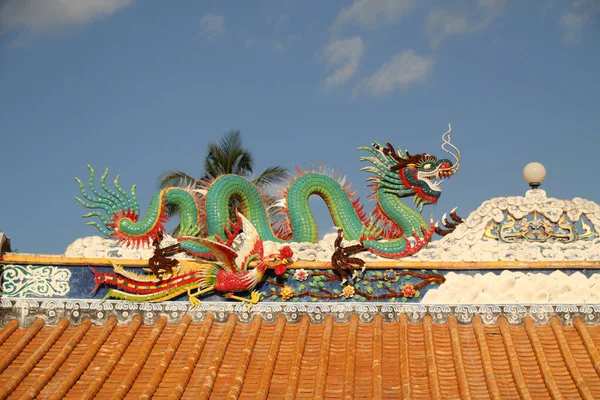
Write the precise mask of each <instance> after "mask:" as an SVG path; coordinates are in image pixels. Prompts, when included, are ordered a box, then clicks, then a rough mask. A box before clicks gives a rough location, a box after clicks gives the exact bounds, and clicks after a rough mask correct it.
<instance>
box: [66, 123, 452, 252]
mask: <svg viewBox="0 0 600 400" xmlns="http://www.w3.org/2000/svg"><path fill="white" fill-rule="evenodd" d="M449 127H450V126H449ZM450 131H451V129H449V130H448V132H446V133H444V134H443V135H442V142H443V143H442V149H443V150H444V151H446V152H447V153H449V154H450V155H451V156H452V157H453V158H454V160H453V161H451V160H449V159H437V158H436V157H434V156H432V155H430V154H427V153H421V154H415V155H412V154H410V153H409V152H408V151H406V152H404V151H402V150H401V149H400V148H398V149H397V150H396V149H394V147H393V146H392V145H391V144H390V143H385V144H384V145H382V144H379V143H373V144H372V146H371V147H359V150H364V151H367V152H369V153H370V155H369V156H365V157H361V158H360V160H361V161H365V162H368V163H369V164H370V165H368V166H366V167H364V168H362V170H363V171H366V172H369V173H371V174H372V176H371V177H369V178H368V179H367V181H369V182H370V185H369V186H370V187H371V188H372V189H373V192H372V194H371V195H370V196H372V198H373V199H374V200H375V201H376V206H375V209H374V210H373V212H372V213H371V214H370V215H367V214H366V213H365V212H364V211H363V207H362V206H361V205H360V204H359V200H358V199H354V197H355V196H354V193H351V190H350V186H349V185H347V184H345V183H344V182H343V180H339V179H337V178H335V177H332V176H329V175H327V174H325V173H322V172H316V171H303V170H300V169H299V170H298V172H299V173H298V176H296V177H295V178H294V179H293V180H292V181H291V182H290V184H289V185H288V186H287V189H286V190H285V192H284V193H283V195H282V199H281V200H282V201H280V202H279V203H278V204H277V207H278V211H277V213H276V215H275V216H273V215H271V217H269V216H268V215H269V214H272V213H269V212H268V210H267V207H266V205H265V204H266V203H265V200H264V196H263V195H262V194H261V193H260V192H259V190H258V189H257V188H256V187H255V186H254V185H252V183H251V182H250V181H248V180H247V179H245V178H243V177H240V176H237V175H223V176H220V177H217V178H215V179H214V180H212V181H211V182H206V183H205V184H204V185H203V186H202V187H201V188H200V189H198V188H180V187H169V188H165V189H162V190H161V191H160V192H159V193H157V194H156V195H155V196H154V197H153V198H152V200H151V202H150V205H149V207H148V210H147V211H146V214H145V215H144V217H143V218H140V208H139V203H138V200H137V198H136V195H135V185H134V186H133V187H132V189H131V193H130V194H129V193H127V192H125V191H124V190H123V189H122V188H121V187H120V186H119V181H118V180H119V177H118V176H117V177H116V179H115V181H114V186H115V189H116V190H115V189H112V188H109V187H108V186H107V185H106V183H105V180H106V177H107V175H108V169H107V170H106V172H105V173H104V174H103V175H102V177H101V179H100V185H101V188H102V191H100V190H98V189H97V188H96V186H95V183H94V181H95V173H94V170H93V168H91V167H89V168H90V171H91V173H90V180H89V187H90V190H91V193H90V192H88V191H87V190H86V188H85V187H84V185H83V183H82V182H81V181H80V180H79V179H78V178H75V179H76V180H77V182H78V183H79V186H80V188H81V193H82V195H83V197H84V198H85V200H82V199H81V198H78V197H76V199H77V201H79V202H80V203H81V204H82V205H83V206H84V207H86V208H89V209H95V210H97V211H92V212H89V213H87V214H85V215H83V216H84V217H86V218H88V217H97V218H98V219H99V220H100V223H99V222H96V221H90V222H88V224H89V225H93V226H95V227H96V228H98V229H99V230H100V232H102V233H103V234H104V235H106V236H108V237H113V238H115V239H117V240H118V241H119V242H121V243H122V244H126V245H133V246H139V245H141V244H150V243H153V242H157V241H158V240H160V239H161V238H162V235H163V233H164V230H165V228H164V226H163V223H164V222H165V221H166V220H167V212H166V210H167V206H169V207H175V208H176V209H177V210H178V212H179V218H180V231H179V234H178V237H177V239H178V242H179V246H180V249H181V250H183V251H186V252H187V253H190V254H192V255H194V256H197V257H201V258H209V257H212V256H213V254H212V253H211V251H210V250H209V249H207V248H206V247H203V246H202V245H200V244H199V242H198V241H197V240H193V238H197V237H208V238H209V239H213V240H217V241H222V240H221V238H226V237H227V229H226V227H227V226H228V222H229V221H228V218H229V203H230V200H231V199H232V198H235V199H237V200H238V201H239V203H240V204H241V210H240V212H241V213H242V214H243V215H244V216H245V217H246V218H247V219H248V220H249V221H250V222H251V223H252V224H253V225H254V226H255V228H256V230H257V231H258V233H259V235H260V237H261V239H262V240H263V241H274V242H313V243H314V242H317V241H318V239H319V237H318V230H317V224H316V222H315V219H314V217H313V215H312V213H311V210H310V208H309V204H308V199H309V197H311V196H312V195H317V196H319V197H321V198H322V199H323V200H324V201H325V203H326V204H327V207H328V209H329V212H330V214H331V218H332V219H333V223H334V224H335V225H336V226H337V227H339V228H341V229H343V234H344V238H345V239H347V240H360V242H361V244H362V246H363V248H364V249H365V250H367V251H370V252H372V253H375V254H377V255H380V256H383V257H388V258H401V257H405V256H407V255H410V254H414V253H416V252H417V251H418V250H419V249H421V248H422V247H423V246H425V245H426V244H427V243H428V242H429V240H430V239H431V237H432V236H433V233H434V224H433V220H431V219H430V220H429V221H426V220H425V219H424V218H423V217H422V216H421V212H422V210H423V207H424V206H425V205H427V204H435V203H436V202H437V200H438V198H439V196H440V194H441V189H440V184H441V183H442V182H443V180H444V179H445V178H449V177H450V176H452V175H454V174H455V173H456V171H457V170H458V168H459V164H460V152H459V151H458V149H457V148H456V147H455V146H454V145H453V144H451V143H450ZM449 148H450V149H449ZM453 151H454V152H453ZM409 196H413V197H414V200H413V202H414V203H415V205H416V207H417V208H418V211H416V210H414V209H413V208H412V207H409V206H408V205H406V204H404V203H403V201H402V200H401V198H405V197H409Z"/></svg>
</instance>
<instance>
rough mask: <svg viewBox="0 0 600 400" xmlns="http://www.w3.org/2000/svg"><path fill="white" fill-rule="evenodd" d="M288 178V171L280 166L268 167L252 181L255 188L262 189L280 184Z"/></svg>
mask: <svg viewBox="0 0 600 400" xmlns="http://www.w3.org/2000/svg"><path fill="white" fill-rule="evenodd" d="M287 177H288V171H287V169H285V168H282V167H280V166H274V167H268V168H267V169H265V170H264V171H263V173H262V174H260V176H259V177H258V178H256V179H254V180H253V181H252V183H254V184H255V185H256V186H259V187H264V186H270V185H273V184H275V183H280V182H281V181H283V180H284V179H286V178H287Z"/></svg>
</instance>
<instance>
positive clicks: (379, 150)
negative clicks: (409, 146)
mask: <svg viewBox="0 0 600 400" xmlns="http://www.w3.org/2000/svg"><path fill="white" fill-rule="evenodd" d="M448 127H449V130H448V131H447V132H445V133H444V134H443V135H442V149H443V150H444V151H445V152H447V153H448V154H450V155H451V156H452V157H453V158H454V161H452V160H450V159H438V158H436V157H435V156H432V155H431V154H427V153H420V154H414V155H413V154H410V153H409V152H408V151H406V152H403V151H402V150H401V149H400V148H398V150H395V149H394V147H393V146H392V145H391V144H390V143H386V144H385V145H381V144H379V143H373V145H372V147H361V148H360V149H362V150H368V151H369V152H371V154H373V155H374V157H361V161H369V162H370V163H371V164H372V165H370V166H368V167H364V168H362V170H363V171H367V172H371V173H373V174H374V176H372V177H370V178H368V180H369V181H372V182H374V183H375V184H376V185H377V186H378V188H379V189H382V190H384V191H385V192H387V193H394V194H396V195H397V196H398V197H409V196H414V199H413V201H414V203H415V205H416V206H417V207H418V208H419V211H423V207H424V206H425V205H427V204H435V203H436V202H437V200H438V198H439V197H440V194H441V184H442V183H443V182H444V180H445V179H447V178H449V177H451V176H452V175H454V174H455V173H456V171H458V168H459V166H460V152H459V151H458V149H457V148H456V146H454V145H453V144H452V143H450V132H451V130H452V129H451V127H450V124H448Z"/></svg>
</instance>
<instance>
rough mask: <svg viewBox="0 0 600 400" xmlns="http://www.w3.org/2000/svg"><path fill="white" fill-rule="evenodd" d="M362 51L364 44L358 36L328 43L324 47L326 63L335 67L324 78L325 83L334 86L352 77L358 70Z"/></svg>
mask: <svg viewBox="0 0 600 400" xmlns="http://www.w3.org/2000/svg"><path fill="white" fill-rule="evenodd" d="M364 51H365V45H364V43H363V41H362V39H361V38H359V37H358V36H355V37H353V38H350V39H340V40H336V41H333V42H331V43H329V44H328V45H327V47H326V48H325V56H326V58H327V65H328V66H329V67H336V66H337V67H336V68H335V69H334V71H333V72H332V73H331V74H330V75H329V76H328V77H327V78H326V79H325V84H326V85H327V86H336V85H340V84H342V83H344V82H346V81H347V80H348V79H350V78H352V77H353V76H354V75H355V74H356V72H357V71H358V66H359V64H360V60H361V59H362V57H363V54H364Z"/></svg>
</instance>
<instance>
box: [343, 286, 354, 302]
mask: <svg viewBox="0 0 600 400" xmlns="http://www.w3.org/2000/svg"><path fill="white" fill-rule="evenodd" d="M354 293H355V291H354V286H352V285H347V286H345V287H344V290H342V294H343V295H344V297H346V298H347V299H349V298H351V297H353V296H354Z"/></svg>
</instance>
